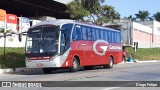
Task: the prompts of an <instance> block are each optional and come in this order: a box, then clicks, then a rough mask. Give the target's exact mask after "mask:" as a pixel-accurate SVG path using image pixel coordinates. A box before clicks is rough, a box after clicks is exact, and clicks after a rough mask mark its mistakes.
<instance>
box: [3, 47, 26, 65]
mask: <svg viewBox="0 0 160 90" xmlns="http://www.w3.org/2000/svg"><path fill="white" fill-rule="evenodd" d="M18 67H25V55H24V48H6V54H5V60H4V48H0V68H18Z"/></svg>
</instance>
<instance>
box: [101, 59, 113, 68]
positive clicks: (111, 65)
mask: <svg viewBox="0 0 160 90" xmlns="http://www.w3.org/2000/svg"><path fill="white" fill-rule="evenodd" d="M113 63H114V61H113V57H110V58H109V64H107V65H104V66H103V68H112V67H113Z"/></svg>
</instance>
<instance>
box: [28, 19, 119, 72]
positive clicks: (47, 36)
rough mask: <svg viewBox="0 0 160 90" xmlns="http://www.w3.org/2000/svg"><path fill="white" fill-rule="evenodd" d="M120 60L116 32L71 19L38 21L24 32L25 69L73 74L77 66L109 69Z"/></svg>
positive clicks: (117, 33)
mask: <svg viewBox="0 0 160 90" xmlns="http://www.w3.org/2000/svg"><path fill="white" fill-rule="evenodd" d="M121 61H122V43H121V33H120V31H118V30H114V29H111V28H106V27H101V26H96V25H90V24H84V23H80V22H76V21H73V20H54V21H44V22H41V23H39V24H37V25H35V26H33V27H31V28H30V29H29V30H28V33H27V39H26V67H27V68H43V71H44V73H51V71H52V70H54V69H56V68H70V70H71V71H73V72H75V71H77V70H78V69H79V67H80V66H83V67H84V68H85V69H91V68H93V66H103V67H104V68H106V67H109V68H112V67H113V64H117V63H120V62H121Z"/></svg>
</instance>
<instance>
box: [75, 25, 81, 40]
mask: <svg viewBox="0 0 160 90" xmlns="http://www.w3.org/2000/svg"><path fill="white" fill-rule="evenodd" d="M75 30H76V38H75V39H76V40H82V33H81V27H80V26H76V29H75Z"/></svg>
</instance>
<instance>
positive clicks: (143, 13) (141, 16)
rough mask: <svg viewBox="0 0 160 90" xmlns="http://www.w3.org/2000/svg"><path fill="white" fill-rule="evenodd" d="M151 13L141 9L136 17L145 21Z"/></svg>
mask: <svg viewBox="0 0 160 90" xmlns="http://www.w3.org/2000/svg"><path fill="white" fill-rule="evenodd" d="M149 15H150V13H149V12H148V11H144V10H143V11H139V12H138V13H137V14H135V16H136V19H139V20H140V21H145V20H146V19H148V18H149Z"/></svg>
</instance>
